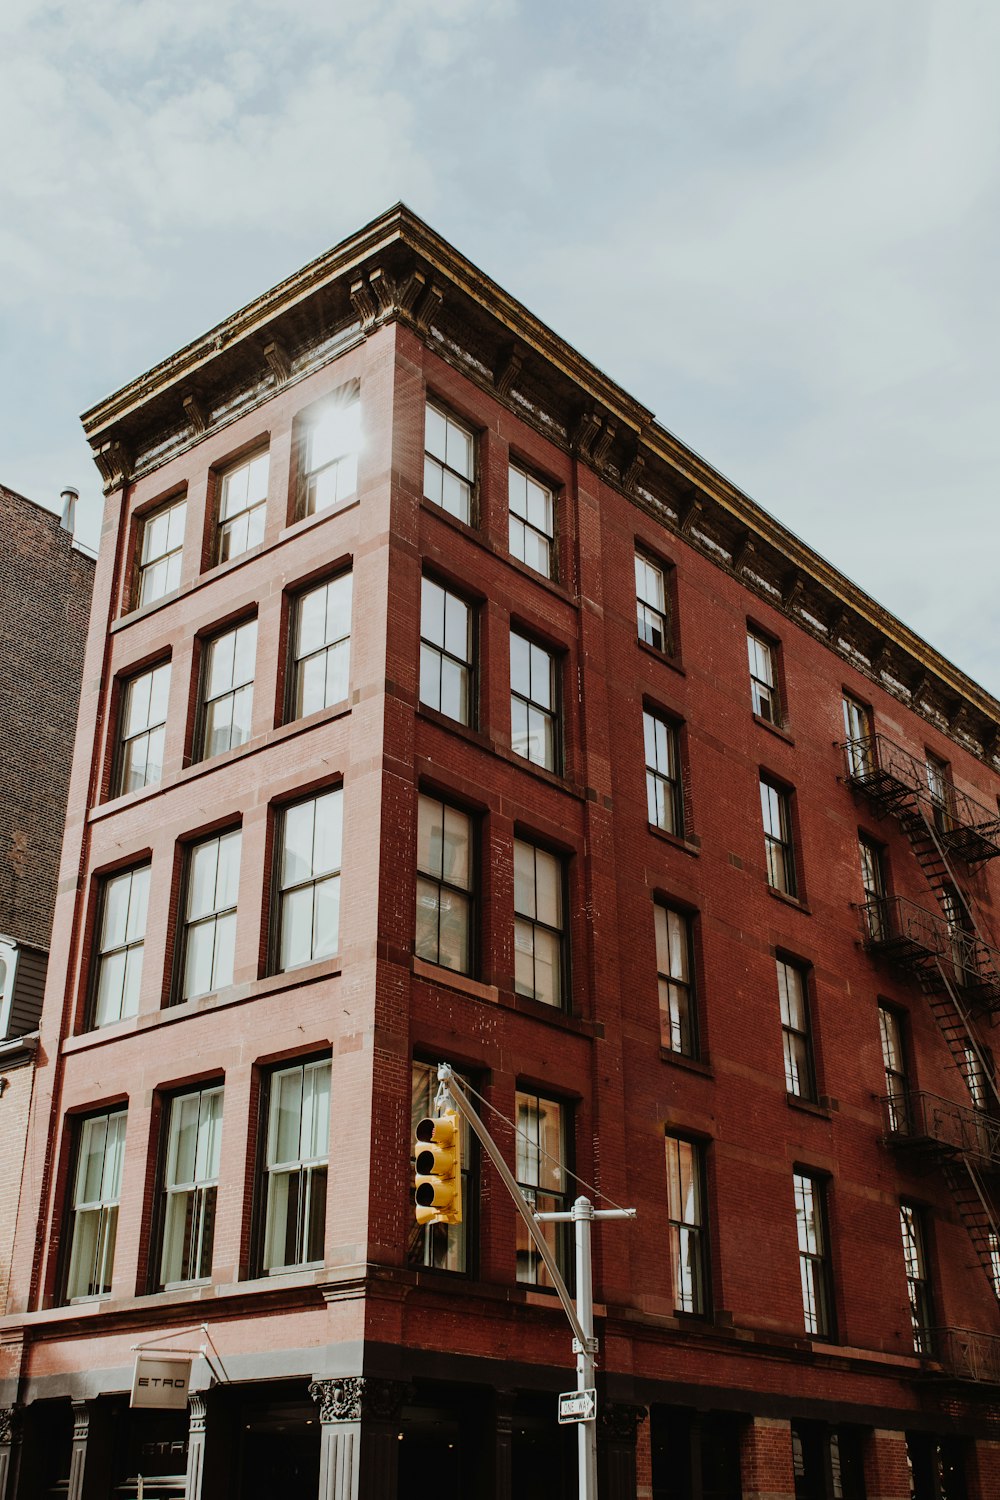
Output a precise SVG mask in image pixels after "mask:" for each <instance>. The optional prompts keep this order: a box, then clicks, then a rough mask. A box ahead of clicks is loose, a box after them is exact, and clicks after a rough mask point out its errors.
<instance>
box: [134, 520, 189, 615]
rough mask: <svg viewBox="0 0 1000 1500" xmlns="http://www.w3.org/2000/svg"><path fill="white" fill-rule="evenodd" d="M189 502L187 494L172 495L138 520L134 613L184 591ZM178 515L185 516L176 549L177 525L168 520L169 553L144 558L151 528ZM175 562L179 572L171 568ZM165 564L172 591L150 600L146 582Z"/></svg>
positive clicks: (154, 596) (164, 592)
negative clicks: (172, 543) (173, 541)
mask: <svg viewBox="0 0 1000 1500" xmlns="http://www.w3.org/2000/svg"><path fill="white" fill-rule="evenodd" d="M187 502H188V497H187V491H186V490H185V491H183V492H182V493H180V494H175V495H171V496H169V497H168V498H167V499H165V500H161V501H160V502H158V503H157V504H156V505H153V506H150V508H149V509H148V510H144V511H143V512H142V514H141V515H138V516H136V518H135V519H136V541H135V573H134V578H133V596H134V599H135V603H134V605H133V609H136V610H139V609H145V608H146V606H147V605H150V604H157V603H158V602H159V601H160V600H161V599H166V598H167V597H168V596H169V595H170V594H174V593H176V592H177V590H178V589H179V588H180V586H181V581H182V580H181V569H182V567H183V564H184V534H185V532H186V531H187ZM177 511H180V512H182V516H181V536H180V542H179V543H178V544H177V545H176V546H174V547H171V546H169V542H170V534H171V531H172V529H173V523H172V519H171V520H168V521H167V543H168V547H167V550H166V551H165V552H159V553H157V555H156V557H151V558H144V557H143V553H144V552H145V550H146V537H147V535H148V534H149V528H150V527H151V526H152V525H153V524H154V523H155V522H156V521H158V520H159V519H160V518H161V517H163V516H168V517H171V518H172V517H173V516H174V514H175V512H177ZM175 558H176V560H177V562H176V568H174V569H172V568H171V564H172V562H173V560H174V559H175ZM162 562H166V564H167V567H166V575H167V582H168V584H169V587H167V588H164V589H161V590H160V591H159V593H157V594H153V595H152V596H151V597H150V598H146V579H147V577H148V576H151V575H152V571H153V569H154V568H155V567H157V565H158V564H159V563H162ZM172 571H173V573H174V575H175V576H174V577H173V578H171V572H172Z"/></svg>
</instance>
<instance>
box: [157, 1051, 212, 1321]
mask: <svg viewBox="0 0 1000 1500" xmlns="http://www.w3.org/2000/svg"><path fill="white" fill-rule="evenodd" d="M208 1097H215V1098H218V1099H219V1100H220V1101H221V1104H220V1108H219V1112H218V1116H217V1119H216V1120H215V1122H214V1129H215V1137H216V1139H215V1143H214V1149H215V1154H216V1155H218V1156H220V1160H221V1149H222V1146H221V1137H222V1129H223V1125H224V1123H225V1080H224V1079H223V1078H217V1079H205V1080H202V1081H201V1082H200V1083H197V1084H195V1085H194V1086H193V1087H191V1088H183V1089H178V1090H176V1091H172V1092H171V1093H169V1094H166V1095H163V1096H162V1098H161V1110H160V1122H159V1123H160V1131H159V1146H160V1149H159V1160H158V1162H157V1172H156V1193H155V1199H154V1202H155V1222H154V1235H153V1241H152V1244H153V1254H152V1255H151V1257H150V1264H149V1278H148V1279H149V1287H150V1290H151V1291H156V1292H161V1291H172V1290H173V1289H175V1288H179V1287H187V1286H204V1285H206V1284H208V1283H210V1282H211V1279H212V1255H213V1253H214V1248H215V1226H216V1222H217V1197H218V1191H217V1190H218V1182H219V1170H218V1166H219V1164H218V1163H217V1170H216V1172H215V1175H214V1178H213V1177H212V1176H211V1174H210V1175H209V1176H208V1177H207V1178H204V1179H199V1178H198V1177H197V1176H196V1177H194V1178H192V1179H191V1180H190V1182H189V1183H188V1184H187V1185H185V1186H179V1185H177V1184H174V1185H173V1188H171V1186H170V1184H168V1180H167V1179H168V1174H169V1172H170V1163H171V1154H172V1153H171V1144H172V1143H171V1136H172V1133H173V1125H174V1110H175V1107H176V1106H177V1105H179V1104H181V1103H182V1102H183V1101H185V1100H187V1099H194V1098H197V1099H198V1101H199V1108H198V1118H197V1121H196V1125H195V1131H196V1143H197V1136H198V1129H199V1126H200V1123H201V1104H202V1101H203V1100H205V1099H206V1098H208ZM197 1149H198V1148H197V1144H196V1147H195V1154H196V1160H195V1166H196V1169H197ZM172 1191H173V1193H175V1194H176V1195H177V1196H180V1195H181V1194H182V1193H190V1194H191V1195H192V1196H193V1199H194V1202H195V1212H196V1214H197V1218H198V1221H199V1228H198V1237H199V1239H200V1242H201V1245H200V1255H199V1260H201V1259H203V1258H204V1254H205V1221H206V1219H209V1220H210V1228H209V1231H208V1235H209V1244H208V1251H207V1254H208V1270H207V1271H206V1272H205V1273H204V1274H202V1275H198V1276H191V1277H187V1278H185V1279H183V1280H179V1281H174V1280H170V1281H168V1280H167V1279H166V1277H165V1276H164V1261H165V1258H166V1253H167V1230H168V1225H169V1223H170V1195H171V1192H172ZM209 1192H215V1195H216V1196H215V1198H212V1199H211V1200H210V1204H209V1200H208V1196H207V1194H208V1193H209ZM187 1217H188V1214H187V1213H186V1214H185V1218H187ZM191 1217H192V1218H193V1217H194V1215H191ZM186 1232H187V1231H186V1230H185V1237H186Z"/></svg>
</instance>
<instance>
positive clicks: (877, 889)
mask: <svg viewBox="0 0 1000 1500" xmlns="http://www.w3.org/2000/svg"><path fill="white" fill-rule="evenodd" d="M858 853H859V855H860V856H861V884H862V886H863V887H864V892H865V925H866V927H867V929H868V936H869V937H870V938H871V940H872V942H873V943H884V942H885V941H886V939H887V938H888V937H889V936H890V932H889V913H888V911H887V909H886V900H885V895H886V891H885V858H884V856H883V853H882V850H881V849H880V847H879V846H878V844H875V843H873V842H872V840H871V839H869V838H867V837H866V836H865V835H864V834H863V833H862V834H860V835H859V837H858Z"/></svg>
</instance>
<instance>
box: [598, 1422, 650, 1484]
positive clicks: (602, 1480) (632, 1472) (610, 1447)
mask: <svg viewBox="0 0 1000 1500" xmlns="http://www.w3.org/2000/svg"><path fill="white" fill-rule="evenodd" d="M648 1415H649V1413H648V1412H647V1411H646V1408H645V1407H644V1406H628V1405H625V1404H624V1403H623V1402H619V1401H605V1402H604V1403H603V1405H602V1406H601V1407H600V1409H599V1412H598V1418H597V1475H598V1484H599V1486H600V1491H601V1500H635V1496H636V1486H637V1478H636V1461H635V1457H636V1436H637V1433H638V1431H639V1428H640V1426H641V1424H642V1423H643V1422H645V1420H646V1418H647V1416H648Z"/></svg>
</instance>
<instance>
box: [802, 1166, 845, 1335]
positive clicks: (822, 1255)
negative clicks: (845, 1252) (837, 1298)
mask: <svg viewBox="0 0 1000 1500" xmlns="http://www.w3.org/2000/svg"><path fill="white" fill-rule="evenodd" d="M806 1184H808V1188H807V1187H806ZM828 1190H829V1178H828V1177H827V1175H826V1174H825V1173H823V1172H817V1171H815V1170H814V1169H812V1168H811V1167H802V1166H796V1167H794V1168H793V1169H792V1195H793V1199H794V1202H795V1229H796V1238H797V1241H798V1251H799V1282H800V1288H801V1294H802V1319H803V1324H804V1327H805V1331H806V1334H807V1336H808V1337H809V1338H815V1339H820V1340H822V1341H823V1342H824V1343H828V1344H829V1343H835V1342H836V1337H837V1322H836V1307H835V1303H834V1295H833V1266H832V1261H831V1248H830V1247H831V1242H830V1212H829V1203H828V1201H827V1200H828ZM810 1208H811V1210H812V1217H811V1220H810V1218H809V1212H808V1211H809V1209H810Z"/></svg>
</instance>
